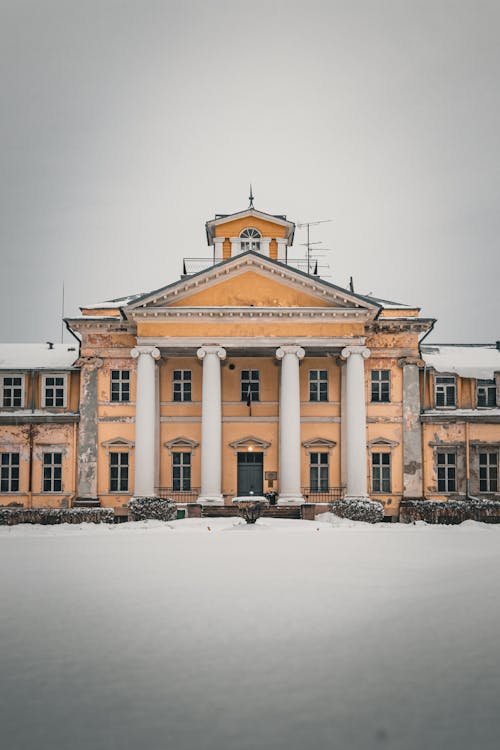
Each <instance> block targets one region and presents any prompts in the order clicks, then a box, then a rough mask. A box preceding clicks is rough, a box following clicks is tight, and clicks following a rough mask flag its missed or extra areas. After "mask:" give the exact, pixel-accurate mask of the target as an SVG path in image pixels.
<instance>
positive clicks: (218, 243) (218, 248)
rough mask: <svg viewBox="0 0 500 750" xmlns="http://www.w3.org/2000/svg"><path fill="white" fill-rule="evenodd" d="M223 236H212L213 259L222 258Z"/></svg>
mask: <svg viewBox="0 0 500 750" xmlns="http://www.w3.org/2000/svg"><path fill="white" fill-rule="evenodd" d="M224 240H225V237H214V258H215V260H222V254H223V253H222V251H223V247H224Z"/></svg>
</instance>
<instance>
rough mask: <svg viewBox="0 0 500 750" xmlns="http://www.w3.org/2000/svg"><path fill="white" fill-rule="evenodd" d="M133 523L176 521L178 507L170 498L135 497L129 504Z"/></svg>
mask: <svg viewBox="0 0 500 750" xmlns="http://www.w3.org/2000/svg"><path fill="white" fill-rule="evenodd" d="M128 507H129V510H130V520H131V521H145V520H147V519H152V520H155V521H174V520H175V518H176V517H177V505H176V504H175V503H174V502H173V501H172V500H170V499H169V498H162V497H133V498H132V499H131V501H130V502H129V504H128Z"/></svg>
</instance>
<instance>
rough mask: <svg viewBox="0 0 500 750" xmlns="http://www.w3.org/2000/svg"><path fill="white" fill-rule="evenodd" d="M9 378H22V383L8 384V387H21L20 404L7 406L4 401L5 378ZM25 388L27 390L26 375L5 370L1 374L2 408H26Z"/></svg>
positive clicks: (0, 393)
mask: <svg viewBox="0 0 500 750" xmlns="http://www.w3.org/2000/svg"><path fill="white" fill-rule="evenodd" d="M7 378H20V380H21V385H20V386H18V385H12V386H7V388H19V387H20V388H21V403H20V404H19V405H15V404H14V405H12V406H7V405H6V404H5V403H4V400H5V388H6V386H5V380H6V379H7ZM25 390H26V375H25V373H23V372H21V373H19V372H3V373H2V374H1V375H0V409H24V407H25V395H26V394H25Z"/></svg>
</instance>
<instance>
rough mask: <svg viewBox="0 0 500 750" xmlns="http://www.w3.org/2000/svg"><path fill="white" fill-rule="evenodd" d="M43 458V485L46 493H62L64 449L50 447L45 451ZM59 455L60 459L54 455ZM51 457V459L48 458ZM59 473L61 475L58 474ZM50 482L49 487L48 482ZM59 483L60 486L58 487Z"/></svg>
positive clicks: (42, 489)
mask: <svg viewBox="0 0 500 750" xmlns="http://www.w3.org/2000/svg"><path fill="white" fill-rule="evenodd" d="M42 455H43V458H42V477H41V480H42V487H41V492H43V494H44V495H48V494H51V495H61V494H62V493H63V492H64V488H63V451H62V450H61V449H50V450H46V451H43V454H42ZM55 456H59V457H60V458H59V461H57V460H56V459H55V458H54V457H55ZM48 458H50V460H47V459H48ZM58 473H59V476H57V474H58ZM47 483H48V487H47V486H46V484H47ZM56 483H58V488H56Z"/></svg>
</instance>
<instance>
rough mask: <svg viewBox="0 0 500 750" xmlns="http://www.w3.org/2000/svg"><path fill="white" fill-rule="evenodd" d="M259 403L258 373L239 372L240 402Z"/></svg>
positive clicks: (256, 371) (254, 371)
mask: <svg viewBox="0 0 500 750" xmlns="http://www.w3.org/2000/svg"><path fill="white" fill-rule="evenodd" d="M249 399H250V400H251V401H260V373H259V371H258V370H242V371H241V400H242V401H248V400H249Z"/></svg>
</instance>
